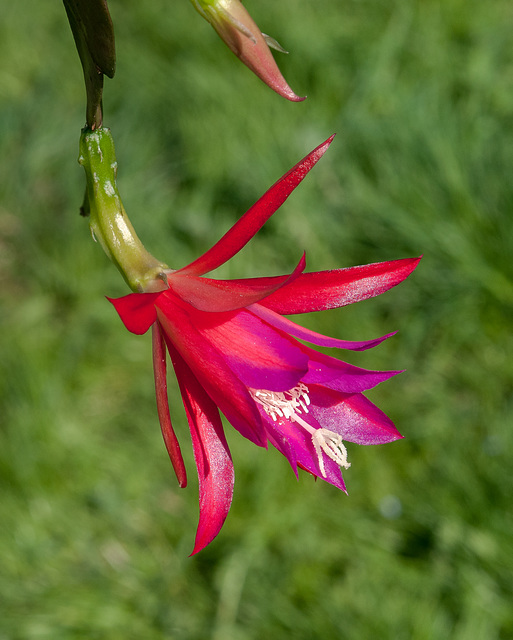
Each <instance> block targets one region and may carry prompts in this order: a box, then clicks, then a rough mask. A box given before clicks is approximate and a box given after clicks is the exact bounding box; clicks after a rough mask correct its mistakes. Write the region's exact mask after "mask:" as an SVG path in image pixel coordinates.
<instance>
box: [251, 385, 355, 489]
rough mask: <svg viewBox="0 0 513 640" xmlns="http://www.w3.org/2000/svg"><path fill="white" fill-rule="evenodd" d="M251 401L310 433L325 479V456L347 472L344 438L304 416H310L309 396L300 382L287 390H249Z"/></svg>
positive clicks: (270, 413)
mask: <svg viewBox="0 0 513 640" xmlns="http://www.w3.org/2000/svg"><path fill="white" fill-rule="evenodd" d="M249 392H250V394H251V396H252V398H253V399H254V400H255V402H257V403H258V404H259V405H260V406H261V407H262V408H263V409H264V411H265V412H266V413H267V415H268V416H269V417H270V418H271V419H272V420H273V422H277V421H278V420H279V419H285V420H289V421H290V422H294V423H295V424H297V425H298V426H300V427H302V428H303V429H304V430H305V431H307V432H308V433H309V434H310V436H311V438H312V444H313V446H314V449H315V453H316V454H317V460H318V463H319V469H320V471H321V474H322V476H323V478H326V469H325V466H324V455H327V456H328V458H330V459H331V460H333V461H334V462H336V463H337V464H338V465H339V466H341V467H343V468H344V469H348V468H349V467H350V466H351V463H350V462H348V461H347V449H346V447H345V446H344V444H343V442H342V436H341V435H340V434H338V433H336V432H335V431H331V430H330V429H324V428H322V427H321V428H317V429H316V428H315V427H312V425H310V424H308V422H307V421H306V420H305V419H304V418H303V417H302V416H301V414H307V413H308V407H309V406H310V397H309V395H308V393H309V392H308V387H307V386H306V384H304V383H303V382H300V383H299V384H298V385H297V386H296V387H294V388H293V389H289V390H288V391H268V390H267V389H249Z"/></svg>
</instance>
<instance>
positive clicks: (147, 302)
mask: <svg viewBox="0 0 513 640" xmlns="http://www.w3.org/2000/svg"><path fill="white" fill-rule="evenodd" d="M160 295H162V291H159V292H158V293H129V294H128V295H127V296H123V297H122V298H107V300H108V301H109V302H110V303H112V304H113V305H114V308H115V309H116V311H117V312H118V313H119V317H120V318H121V320H122V322H123V324H124V325H125V327H126V328H127V329H128V330H129V331H131V332H132V333H135V334H137V335H138V336H140V335H142V334H143V333H146V331H148V329H149V328H150V327H151V325H152V324H153V323H154V322H155V321H156V320H157V311H156V310H155V302H156V300H157V298H158V297H159V296H160Z"/></svg>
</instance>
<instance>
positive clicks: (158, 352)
mask: <svg viewBox="0 0 513 640" xmlns="http://www.w3.org/2000/svg"><path fill="white" fill-rule="evenodd" d="M152 345H153V373H154V376H155V393H156V397H157V413H158V416H159V422H160V428H161V430H162V436H163V438H164V443H165V445H166V449H167V452H168V454H169V457H170V459H171V463H172V464H173V469H174V470H175V473H176V477H177V479H178V484H179V485H180V486H181V487H186V486H187V473H186V471H185V464H184V461H183V458H182V452H181V451H180V444H179V443H178V440H177V437H176V435H175V432H174V429H173V425H172V424H171V416H170V415H169V403H168V397H167V380H166V347H165V345H164V337H163V335H162V331H161V329H160V326H159V324H158V322H155V324H154V325H153V327H152Z"/></svg>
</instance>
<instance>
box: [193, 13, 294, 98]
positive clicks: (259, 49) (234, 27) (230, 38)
mask: <svg viewBox="0 0 513 640" xmlns="http://www.w3.org/2000/svg"><path fill="white" fill-rule="evenodd" d="M191 2H192V4H193V6H194V8H195V9H196V10H197V11H198V13H200V14H201V15H202V16H203V17H204V18H205V20H207V21H208V22H209V23H210V24H211V25H212V26H213V27H214V29H215V30H216V31H217V33H218V35H219V36H220V37H221V39H222V40H224V42H225V43H226V44H227V45H228V47H229V48H230V49H231V50H232V51H233V53H234V54H235V55H236V56H237V57H238V58H240V60H242V62H243V63H244V64H245V65H246V66H247V67H249V68H250V69H251V71H253V73H255V74H256V75H257V76H258V77H259V78H260V80H262V81H263V82H265V84H266V85H267V86H269V87H270V88H271V89H273V90H274V91H276V93H279V94H280V96H283V97H284V98H287V100H291V101H292V102H301V101H302V100H304V98H301V97H300V96H297V95H296V94H295V93H294V91H292V89H291V88H290V87H289V85H288V84H287V82H286V80H285V78H284V77H283V75H282V74H281V72H280V70H279V69H278V65H277V64H276V62H275V60H274V58H273V55H272V53H271V51H270V49H269V47H272V48H273V49H276V50H277V51H281V52H283V53H287V52H286V51H285V50H284V49H283V47H281V46H280V45H279V44H278V43H277V42H276V40H275V39H274V38H271V37H270V36H268V35H266V34H265V33H262V32H261V31H260V29H259V28H258V27H257V25H256V24H255V22H254V20H253V18H252V17H251V16H250V15H249V13H248V11H247V10H246V8H245V7H244V5H243V4H242V2H240V0H191Z"/></svg>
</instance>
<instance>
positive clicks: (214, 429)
mask: <svg viewBox="0 0 513 640" xmlns="http://www.w3.org/2000/svg"><path fill="white" fill-rule="evenodd" d="M170 355H171V360H172V362H173V366H174V369H175V373H176V377H177V379H178V384H179V385H180V391H181V393H182V398H183V403H184V407H185V411H186V413H187V420H188V421H189V428H190V430H191V437H192V446H193V449H194V459H195V461H196V467H197V469H198V478H199V508H200V517H199V524H198V530H197V533H196V541H195V544H194V549H193V551H192V553H191V555H194V554H195V553H198V551H201V550H202V549H204V548H205V547H206V546H207V545H208V544H210V543H211V542H212V540H213V539H214V538H215V537H216V536H217V534H218V533H219V531H220V530H221V527H222V526H223V524H224V521H225V520H226V516H227V515H228V512H229V510H230V505H231V503H232V496H233V484H234V472H233V463H232V459H231V456H230V450H229V448H228V444H227V442H226V438H225V435H224V431H223V425H222V423H221V418H220V417H219V412H218V410H217V407H216V405H215V404H214V403H213V402H212V400H211V399H210V398H209V396H208V395H207V394H206V393H205V391H204V389H203V387H202V386H201V384H200V383H199V382H198V380H197V379H196V377H195V376H194V374H193V373H192V371H191V370H190V369H189V367H188V366H187V364H186V363H185V361H184V360H183V359H182V357H181V356H180V355H179V353H178V352H177V351H176V350H175V349H174V347H172V346H170Z"/></svg>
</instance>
